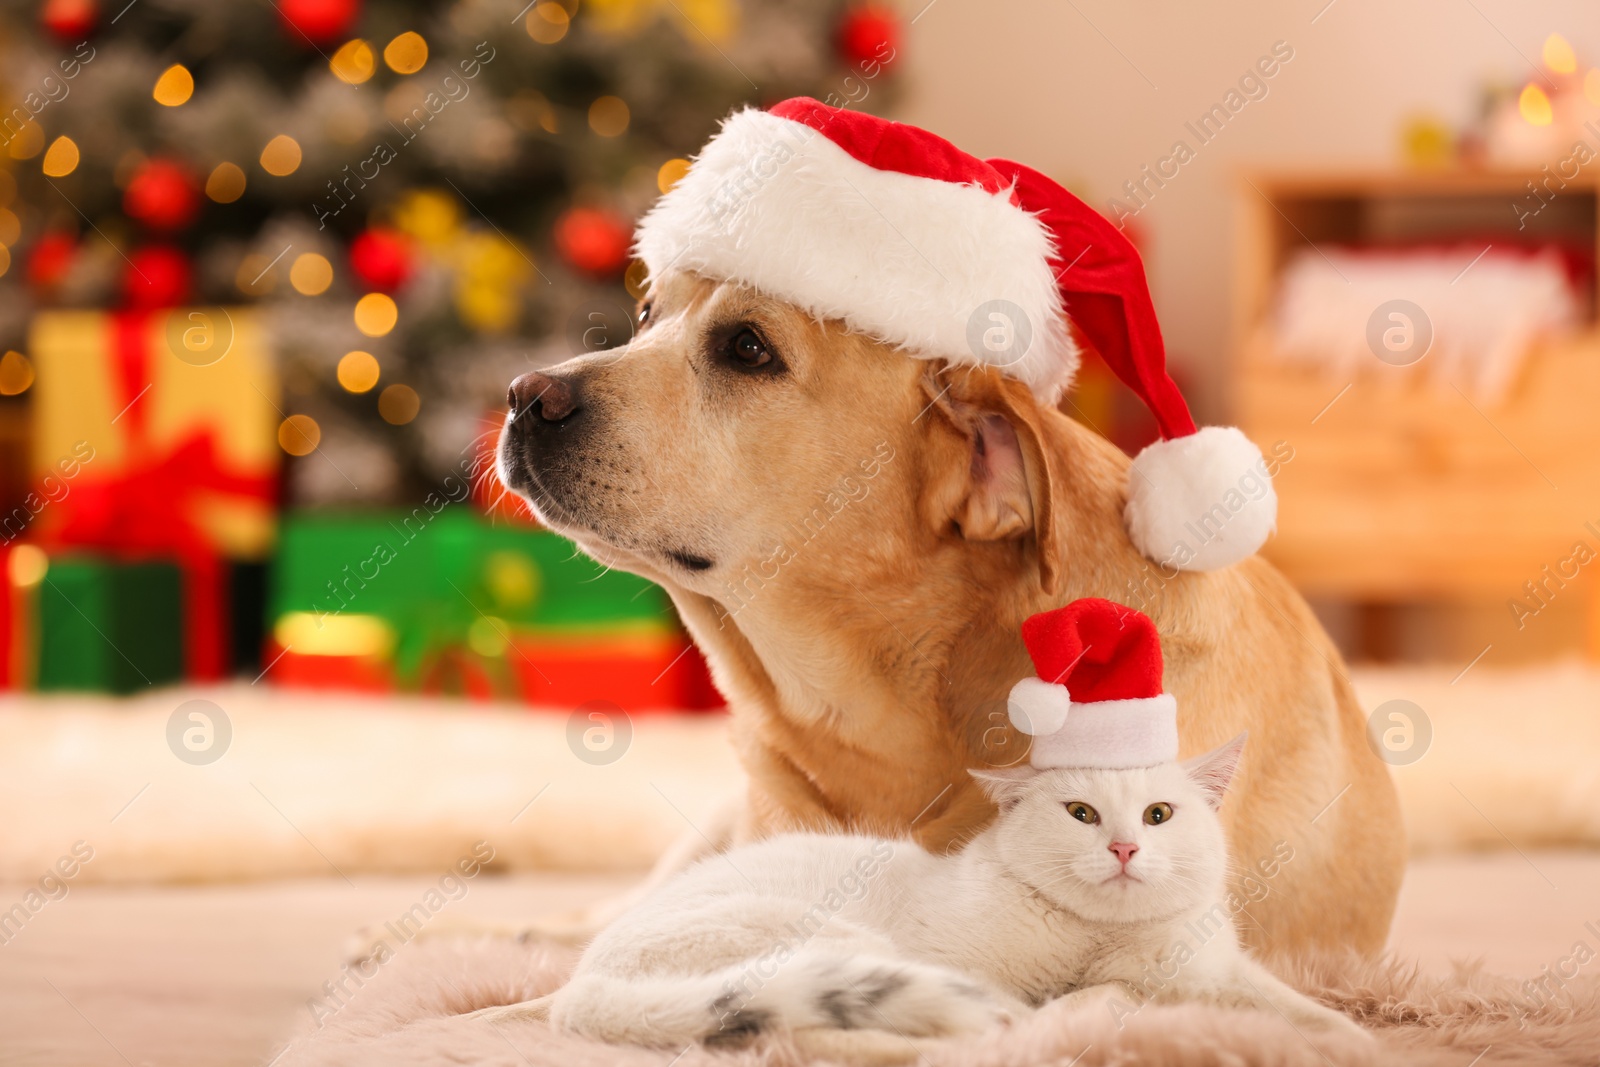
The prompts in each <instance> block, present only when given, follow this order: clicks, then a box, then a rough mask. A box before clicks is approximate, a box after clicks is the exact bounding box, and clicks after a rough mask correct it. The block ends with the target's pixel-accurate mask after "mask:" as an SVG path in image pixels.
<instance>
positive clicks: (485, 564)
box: [268, 507, 677, 679]
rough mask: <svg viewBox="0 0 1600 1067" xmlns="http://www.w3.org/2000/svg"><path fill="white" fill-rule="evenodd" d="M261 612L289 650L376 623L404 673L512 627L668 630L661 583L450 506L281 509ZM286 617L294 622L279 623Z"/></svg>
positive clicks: (543, 535) (673, 622)
mask: <svg viewBox="0 0 1600 1067" xmlns="http://www.w3.org/2000/svg"><path fill="white" fill-rule="evenodd" d="M268 615H269V618H270V619H272V620H275V623H276V624H279V632H278V634H277V636H276V638H275V641H276V644H277V645H278V646H279V647H281V648H285V649H288V648H291V647H292V649H293V652H294V654H297V655H305V654H317V653H318V652H320V653H321V654H325V655H332V654H339V653H340V652H342V651H348V648H347V647H345V646H343V645H341V644H340V642H341V640H342V638H343V636H344V635H348V634H350V633H352V630H351V627H350V626H349V625H347V624H348V623H349V622H351V621H352V617H356V616H359V617H362V618H364V619H376V620H381V623H382V624H383V626H384V627H386V628H387V629H388V631H389V632H390V634H391V636H392V655H393V662H394V663H395V666H396V667H397V668H398V670H399V673H400V675H401V676H402V677H403V678H409V679H415V677H416V676H417V674H418V673H419V671H422V670H423V668H424V666H425V664H426V663H427V661H429V660H430V658H432V657H434V656H436V655H437V654H438V653H439V652H440V651H441V650H443V649H447V648H453V647H469V648H479V647H482V646H484V645H485V644H486V642H485V640H484V639H485V638H491V639H493V641H492V642H488V643H494V644H499V645H503V644H504V643H505V639H507V638H509V636H510V635H511V634H513V633H528V632H536V633H542V634H556V635H595V636H606V635H614V634H619V633H633V634H638V633H656V634H667V633H670V632H672V631H674V630H675V629H676V627H677V618H676V615H675V613H674V611H673V608H672V604H671V601H670V600H669V599H668V597H667V595H666V593H665V591H663V590H662V589H661V588H660V587H659V586H657V585H655V584H653V583H651V582H648V581H645V580H644V579H642V578H639V577H637V576H635V575H631V574H625V573H623V572H621V571H616V570H607V569H606V568H605V567H603V566H601V565H600V564H598V563H596V562H594V561H593V560H591V559H589V558H588V557H587V556H584V555H582V554H581V553H580V552H578V551H577V549H576V548H575V547H574V546H573V544H572V542H571V541H568V540H567V539H566V538H564V537H561V536H559V535H557V534H553V533H550V532H548V531H545V530H536V529H529V528H526V527H518V526H508V525H504V524H501V525H495V524H491V523H490V522H488V521H487V520H485V519H484V518H482V517H481V516H478V515H476V514H474V513H472V512H470V511H468V510H467V509H465V508H450V507H446V508H444V509H443V510H441V511H439V512H437V513H431V514H430V513H429V512H428V511H427V510H426V509H424V508H418V509H415V510H414V511H412V512H373V513H349V514H344V515H339V514H327V513H319V514H315V515H306V514H290V515H288V516H286V517H285V520H284V524H283V528H282V533H281V537H280V540H279V552H278V558H277V560H276V561H275V564H274V573H273V577H272V592H271V596H270V606H269V610H268ZM286 620H288V621H289V622H291V623H292V624H293V625H292V626H291V627H289V628H284V627H282V626H281V624H282V623H284V622H285V621H286ZM291 633H292V634H294V635H295V636H294V638H293V639H291V638H290V636H289V635H290V634H291ZM474 635H476V636H477V638H478V640H474V639H473V637H474ZM319 643H321V644H326V645H327V646H328V647H327V648H319V647H318V646H319ZM374 647H375V648H377V647H382V646H381V645H378V644H375V645H374ZM272 654H273V655H275V654H276V653H275V652H274V653H272ZM384 654H385V655H387V654H388V653H384ZM269 658H270V656H269Z"/></svg>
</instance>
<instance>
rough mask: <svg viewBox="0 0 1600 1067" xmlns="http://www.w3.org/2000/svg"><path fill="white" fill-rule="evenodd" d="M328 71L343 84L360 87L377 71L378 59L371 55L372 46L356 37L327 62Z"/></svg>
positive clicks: (342, 46)
mask: <svg viewBox="0 0 1600 1067" xmlns="http://www.w3.org/2000/svg"><path fill="white" fill-rule="evenodd" d="M328 69H329V70H331V71H333V76H334V77H335V78H338V79H339V80H340V81H342V82H344V83H345V84H347V85H360V84H361V83H362V82H364V81H366V80H367V79H368V78H370V77H372V75H373V73H374V72H375V71H377V69H378V59H377V57H376V56H374V55H373V54H372V46H371V45H370V44H368V43H367V42H365V41H363V40H362V39H361V38H359V37H357V38H356V39H355V40H353V41H346V42H345V43H344V44H343V45H341V46H340V47H339V50H338V51H337V52H335V53H334V54H333V58H332V59H330V60H328Z"/></svg>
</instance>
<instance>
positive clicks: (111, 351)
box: [30, 308, 279, 679]
mask: <svg viewBox="0 0 1600 1067" xmlns="http://www.w3.org/2000/svg"><path fill="white" fill-rule="evenodd" d="M30 351H31V353H32V356H33V361H34V364H35V366H36V368H37V374H38V378H37V384H36V385H35V388H34V413H33V415H34V417H33V421H34V433H33V449H32V452H33V468H34V471H35V474H36V476H37V477H38V478H39V479H40V480H41V484H42V483H43V480H44V479H46V478H55V479H56V480H57V481H58V482H61V483H62V484H64V485H65V491H64V492H62V493H60V495H59V497H58V498H52V499H51V502H50V503H49V505H48V506H47V507H44V508H42V509H41V510H40V511H39V513H38V514H37V516H36V517H35V519H34V525H35V527H36V528H37V535H38V538H39V540H40V542H41V543H42V544H44V545H46V546H47V547H48V548H50V549H51V550H52V551H61V550H69V549H78V550H92V551H94V552H96V553H99V554H102V555H106V556H109V557H113V558H116V559H119V560H123V561H126V562H134V561H141V560H169V561H172V562H175V563H176V564H177V565H178V567H179V568H180V570H181V572H182V602H183V618H184V628H183V633H184V646H183V647H184V657H183V658H184V664H185V667H186V673H187V674H188V676H189V677H191V678H196V679H214V678H217V677H220V676H221V675H222V674H223V673H224V671H225V670H226V669H227V667H228V664H229V659H230V648H229V636H228V633H229V626H228V619H229V611H230V609H229V606H228V601H229V585H230V575H229V569H228V560H229V559H244V560H258V559H262V558H264V557H265V556H266V555H267V554H268V553H269V552H270V550H271V548H272V544H273V540H274V535H275V508H274V502H275V499H276V495H277V473H278V464H279V451H278V448H277V444H276V426H277V422H278V419H279V415H278V410H277V406H276V404H277V401H276V399H275V398H276V396H277V386H276V383H275V379H274V375H273V373H272V370H271V363H270V360H269V358H268V353H267V348H266V342H265V340H264V336H263V333H262V329H261V327H260V324H259V323H258V322H257V320H256V319H255V317H254V316H253V315H251V314H250V313H249V312H246V311H240V310H237V309H221V308H210V309H188V310H170V311H166V310H162V311H123V312H114V313H99V312H77V311H72V312H69V311H59V312H48V313H45V314H41V315H39V316H38V317H36V318H35V319H34V322H33V325H32V331H31V337H30ZM69 461H71V462H72V463H73V468H74V469H73V474H72V476H71V477H70V478H69V479H67V480H65V481H64V482H62V473H63V471H64V469H65V468H63V467H62V466H61V464H63V463H66V462H69Z"/></svg>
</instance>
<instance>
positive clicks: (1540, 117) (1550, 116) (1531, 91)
mask: <svg viewBox="0 0 1600 1067" xmlns="http://www.w3.org/2000/svg"><path fill="white" fill-rule="evenodd" d="M1517 110H1519V111H1521V112H1522V117H1523V118H1525V119H1527V120H1528V121H1529V122H1531V123H1533V124H1534V125H1535V126H1548V125H1550V123H1551V122H1552V121H1554V120H1555V111H1554V109H1552V108H1551V107H1550V98H1549V97H1548V96H1546V95H1545V92H1544V90H1543V89H1541V88H1539V87H1538V86H1537V85H1534V84H1533V83H1532V82H1529V83H1528V84H1527V85H1525V86H1523V88H1522V95H1521V96H1520V97H1519V98H1518V99H1517Z"/></svg>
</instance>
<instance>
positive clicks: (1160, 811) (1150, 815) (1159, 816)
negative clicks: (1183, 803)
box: [1144, 804, 1172, 826]
mask: <svg viewBox="0 0 1600 1067" xmlns="http://www.w3.org/2000/svg"><path fill="white" fill-rule="evenodd" d="M1171 818H1172V805H1171V804H1152V805H1150V806H1149V807H1148V808H1145V809H1144V824H1145V825H1146V826H1160V825H1161V824H1162V823H1164V822H1166V821H1167V820H1168V819H1171Z"/></svg>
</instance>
